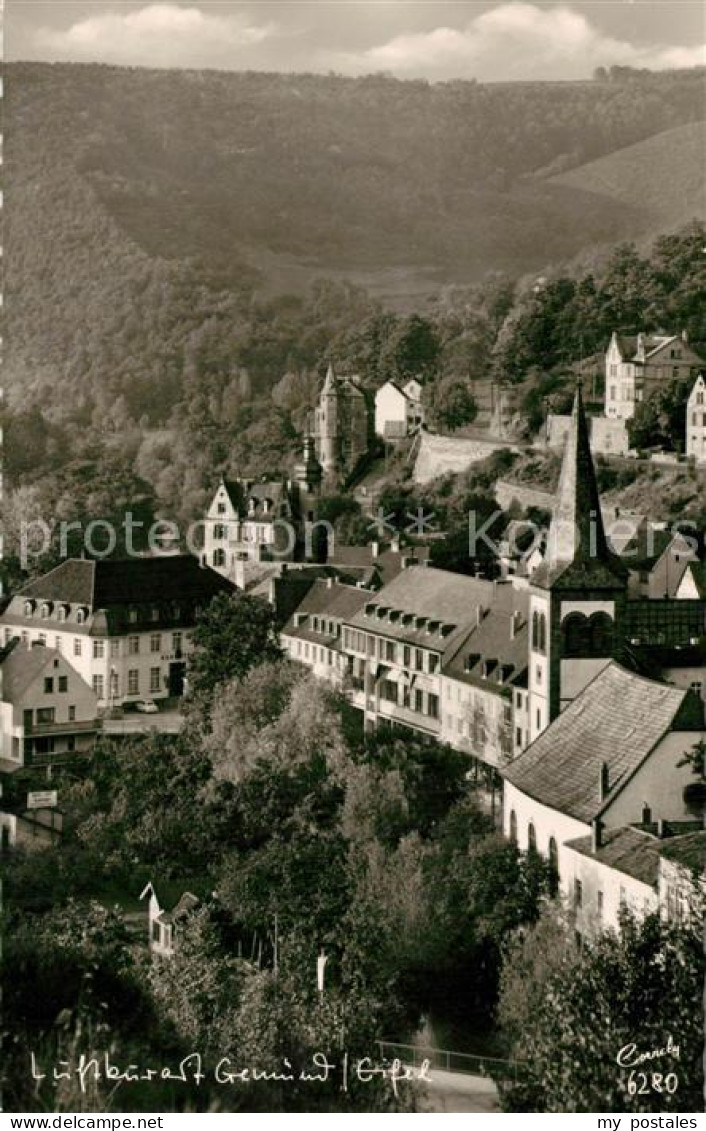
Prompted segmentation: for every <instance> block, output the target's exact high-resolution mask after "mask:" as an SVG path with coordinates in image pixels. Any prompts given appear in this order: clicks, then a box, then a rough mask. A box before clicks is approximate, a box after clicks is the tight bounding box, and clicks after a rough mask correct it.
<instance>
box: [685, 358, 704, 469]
mask: <svg viewBox="0 0 706 1131" xmlns="http://www.w3.org/2000/svg"><path fill="white" fill-rule="evenodd" d="M685 451H686V454H687V457H688V458H689V459H693V460H695V461H696V463H705V462H706V380H704V376H703V374H702V373H700V374H699V376H698V377H697V378H696V381H695V382H694V387H693V389H692V390H691V392H690V394H689V400H688V401H687V405H686V443H685Z"/></svg>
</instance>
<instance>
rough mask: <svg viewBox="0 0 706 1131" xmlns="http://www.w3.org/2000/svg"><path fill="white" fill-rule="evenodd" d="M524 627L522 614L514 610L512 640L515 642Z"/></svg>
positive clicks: (511, 628)
mask: <svg viewBox="0 0 706 1131" xmlns="http://www.w3.org/2000/svg"><path fill="white" fill-rule="evenodd" d="M521 625H522V613H521V612H520V610H519V609H514V610H513V613H512V616H511V617H510V639H511V640H514V639H515V637H516V636H517V633H518V632H519V631H520V627H521Z"/></svg>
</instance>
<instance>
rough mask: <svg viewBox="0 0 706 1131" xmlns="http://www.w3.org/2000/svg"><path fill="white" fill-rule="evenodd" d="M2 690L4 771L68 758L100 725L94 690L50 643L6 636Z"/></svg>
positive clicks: (0, 667) (86, 743) (0, 654)
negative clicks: (47, 645)
mask: <svg viewBox="0 0 706 1131" xmlns="http://www.w3.org/2000/svg"><path fill="white" fill-rule="evenodd" d="M0 695H1V699H0V742H1V743H2V747H1V751H2V752H1V754H0V758H1V759H2V762H1V765H2V768H3V769H4V770H5V771H11V770H14V769H19V767H20V766H36V765H50V764H54V763H56V762H59V761H65V760H67V759H70V758H72V757H74V756H76V754H80V753H81V752H85V751H86V750H88V749H90V747H91V746H92V745H93V742H94V740H95V737H96V734H97V733H98V731H99V730H100V722H99V721H98V700H97V698H96V695H95V693H94V691H93V690H92V689H91V687H90V686H89V685H88V683H86V681H85V680H84V679H82V678H81V676H80V675H79V673H78V672H77V671H76V670H75V669H74V668H73V667H72V666H71V664H69V663H67V661H66V660H65V658H64V657H63V656H62V654H61V653H60V652H57V651H56V650H55V649H54V648H43V647H41V646H35V647H33V648H30V647H27V646H25V645H23V644H21V642H20V640H19V639H18V638H17V637H15V638H14V639H12V640H10V641H9V642H8V644H6V646H5V647H4V648H3V649H2V651H0Z"/></svg>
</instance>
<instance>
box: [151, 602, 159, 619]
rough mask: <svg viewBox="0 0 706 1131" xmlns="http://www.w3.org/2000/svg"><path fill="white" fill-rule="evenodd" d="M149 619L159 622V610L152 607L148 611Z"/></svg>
mask: <svg viewBox="0 0 706 1131" xmlns="http://www.w3.org/2000/svg"><path fill="white" fill-rule="evenodd" d="M150 618H151V619H152V620H159V609H158V608H157V606H156V605H154V606H153V607H152V609H151V611H150Z"/></svg>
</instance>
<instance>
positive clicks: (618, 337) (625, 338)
mask: <svg viewBox="0 0 706 1131" xmlns="http://www.w3.org/2000/svg"><path fill="white" fill-rule="evenodd" d="M703 364H704V363H703V359H702V358H700V357H699V355H698V354H697V353H696V352H695V351H694V350H693V349H692V348H691V346H690V345H689V343H688V341H687V339H686V334H685V333H682V334H681V335H678V334H670V335H665V334H637V335H626V334H617V333H613V335H612V337H611V339H610V345H609V346H608V349H607V351H606V358H605V414H606V416H607V417H613V418H618V419H622V420H627V419H629V417H631V416H633V415H634V414H635V405H636V404H639V403H640V401H644V400H647V398H648V396H649V395H650V394H651V393H652V392H654V391H655V390H656V389H659V388H660V387H662V386H664V385H668V384H669V383H670V381H690V380H693V378H694V376H695V375H696V373H697V372H698V370H699V369H700V368H701V367H702V366H703Z"/></svg>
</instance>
